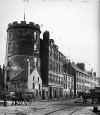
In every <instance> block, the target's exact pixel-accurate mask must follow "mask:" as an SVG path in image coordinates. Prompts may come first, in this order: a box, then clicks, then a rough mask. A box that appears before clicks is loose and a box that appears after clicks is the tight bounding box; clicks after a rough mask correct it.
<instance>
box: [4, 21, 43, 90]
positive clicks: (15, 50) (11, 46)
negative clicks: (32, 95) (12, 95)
mask: <svg viewBox="0 0 100 115" xmlns="http://www.w3.org/2000/svg"><path fill="white" fill-rule="evenodd" d="M40 33H41V31H40V26H39V25H38V24H34V23H33V22H29V23H26V21H21V22H20V23H18V22H17V21H16V22H13V23H11V24H8V29H7V54H6V57H7V58H6V59H7V60H6V61H7V79H8V90H23V89H25V88H27V80H28V76H29V75H30V74H31V73H32V71H33V70H34V68H35V67H37V71H38V73H39V74H40V58H39V51H40ZM34 58H36V59H37V61H36V62H34Z"/></svg>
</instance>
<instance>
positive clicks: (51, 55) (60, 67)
mask: <svg viewBox="0 0 100 115" xmlns="http://www.w3.org/2000/svg"><path fill="white" fill-rule="evenodd" d="M40 33H41V31H40V26H39V25H38V24H34V23H32V22H29V23H26V22H25V21H22V22H20V23H18V22H13V23H12V24H9V25H8V29H7V53H6V72H5V78H6V77H7V78H6V80H7V82H6V84H7V86H8V90H9V91H20V92H33V93H34V95H35V96H38V95H42V97H43V98H48V97H49V98H60V97H63V96H67V95H73V94H74V96H76V95H77V94H78V93H80V92H89V90H90V89H92V88H94V87H95V86H96V83H97V82H96V73H93V72H92V73H91V72H87V71H86V70H85V68H84V64H82V63H81V64H80V63H78V64H74V63H72V62H70V60H67V59H66V57H65V56H64V55H63V54H62V53H61V52H60V51H59V49H58V46H57V45H56V44H55V42H54V40H53V39H50V35H49V32H48V31H45V32H44V33H43V39H40ZM6 80H5V81H6Z"/></svg>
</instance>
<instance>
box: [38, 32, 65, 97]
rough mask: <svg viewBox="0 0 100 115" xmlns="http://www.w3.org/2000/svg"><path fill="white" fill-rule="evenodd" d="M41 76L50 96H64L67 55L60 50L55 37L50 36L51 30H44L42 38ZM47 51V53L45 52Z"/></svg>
mask: <svg viewBox="0 0 100 115" xmlns="http://www.w3.org/2000/svg"><path fill="white" fill-rule="evenodd" d="M40 47H41V51H40V52H41V63H42V64H41V65H42V66H41V70H42V71H41V76H42V78H43V79H42V82H43V83H44V84H43V86H44V87H47V92H48V93H45V94H47V95H48V97H49V98H59V97H63V83H64V75H63V73H64V71H63V64H64V61H65V56H64V55H63V54H62V53H61V52H60V51H59V50H58V46H57V45H56V44H55V43H54V40H53V39H50V38H49V32H48V31H46V32H44V35H43V40H41V45H40ZM44 53H45V54H44Z"/></svg>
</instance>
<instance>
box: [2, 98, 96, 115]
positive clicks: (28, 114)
mask: <svg viewBox="0 0 100 115" xmlns="http://www.w3.org/2000/svg"><path fill="white" fill-rule="evenodd" d="M74 101H75V99H72V100H62V101H35V102H33V103H32V104H31V105H28V106H25V105H19V106H7V107H3V106H1V107H0V115H95V114H94V113H93V112H92V109H93V107H92V106H90V105H89V106H88V105H83V104H78V103H77V104H76V103H74Z"/></svg>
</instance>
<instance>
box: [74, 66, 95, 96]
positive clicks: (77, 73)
mask: <svg viewBox="0 0 100 115" xmlns="http://www.w3.org/2000/svg"><path fill="white" fill-rule="evenodd" d="M72 67H73V70H74V95H75V96H76V95H78V94H80V93H89V91H90V89H92V88H95V87H96V76H95V77H94V75H92V73H91V74H90V73H89V72H87V71H86V70H85V69H82V68H81V69H80V67H78V66H77V65H76V64H72ZM95 75H96V74H95Z"/></svg>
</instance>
